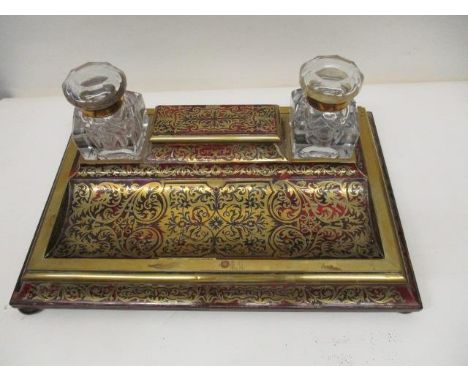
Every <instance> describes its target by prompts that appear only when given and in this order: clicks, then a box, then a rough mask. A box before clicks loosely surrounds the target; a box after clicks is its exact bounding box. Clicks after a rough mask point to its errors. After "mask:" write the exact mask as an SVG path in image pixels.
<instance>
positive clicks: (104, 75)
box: [62, 62, 127, 111]
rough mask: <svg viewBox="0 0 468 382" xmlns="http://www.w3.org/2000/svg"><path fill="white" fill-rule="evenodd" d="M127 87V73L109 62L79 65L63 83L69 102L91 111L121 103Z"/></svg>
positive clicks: (64, 92)
mask: <svg viewBox="0 0 468 382" xmlns="http://www.w3.org/2000/svg"><path fill="white" fill-rule="evenodd" d="M126 87H127V79H126V77H125V73H124V72H123V71H122V70H120V69H119V68H116V67H115V66H113V65H111V64H109V63H108V62H88V63H86V64H83V65H81V66H78V67H77V68H74V69H72V70H71V71H70V73H69V74H68V76H67V78H66V79H65V81H64V82H63V84H62V89H63V94H65V98H66V99H67V100H68V102H70V103H71V104H72V105H74V106H76V107H78V108H80V109H83V110H89V111H95V110H104V109H106V108H109V107H110V106H112V105H115V104H117V103H119V102H120V100H121V99H122V96H123V94H124V93H125V89H126Z"/></svg>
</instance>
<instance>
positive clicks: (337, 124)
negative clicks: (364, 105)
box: [290, 56, 364, 158]
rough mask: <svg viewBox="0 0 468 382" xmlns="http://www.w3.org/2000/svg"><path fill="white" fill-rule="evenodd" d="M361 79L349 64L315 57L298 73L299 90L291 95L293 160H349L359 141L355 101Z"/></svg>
mask: <svg viewBox="0 0 468 382" xmlns="http://www.w3.org/2000/svg"><path fill="white" fill-rule="evenodd" d="M363 79H364V76H363V75H362V73H361V72H360V71H359V68H358V67H357V66H356V64H355V63H354V62H352V61H349V60H347V59H345V58H343V57H340V56H318V57H316V58H314V59H312V60H310V61H307V62H306V63H304V64H303V65H302V67H301V70H300V84H301V89H296V90H294V91H293V92H292V95H291V113H290V123H291V127H292V129H291V130H292V134H293V155H294V157H295V158H323V157H325V158H348V157H350V156H351V155H352V154H353V151H354V147H355V145H356V143H357V140H358V138H359V127H358V123H357V118H356V104H355V102H354V101H353V99H354V97H355V96H356V95H357V94H358V93H359V90H360V89H361V86H362V81H363Z"/></svg>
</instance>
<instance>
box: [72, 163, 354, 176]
mask: <svg viewBox="0 0 468 382" xmlns="http://www.w3.org/2000/svg"><path fill="white" fill-rule="evenodd" d="M295 175H296V176H321V177H335V178H343V177H355V176H360V175H361V173H360V171H359V170H358V169H357V168H356V166H354V165H345V164H342V165H337V164H332V165H331V164H309V163H307V164H291V163H274V164H272V163H271V164H268V165H261V164H223V165H222V164H212V165H210V164H192V165H164V164H154V165H151V166H147V165H140V166H134V165H101V166H81V168H80V169H79V170H78V171H77V173H76V176H77V177H80V178H110V177H112V178H115V177H118V178H120V177H129V178H131V177H139V178H153V177H158V178H161V177H207V178H216V177H219V176H222V177H225V176H226V177H227V176H241V177H243V176H255V177H278V178H283V177H285V176H295Z"/></svg>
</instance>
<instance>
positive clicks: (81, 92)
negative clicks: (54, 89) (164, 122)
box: [62, 62, 148, 160]
mask: <svg viewBox="0 0 468 382" xmlns="http://www.w3.org/2000/svg"><path fill="white" fill-rule="evenodd" d="M62 87H63V93H64V94H65V97H66V98H67V100H68V101H69V102H70V103H71V104H72V105H74V106H75V111H74V114H73V132H72V137H73V138H74V140H75V143H76V145H77V146H78V149H79V150H80V152H81V154H82V155H83V157H84V158H85V159H86V160H95V159H138V158H140V157H141V155H142V151H143V146H144V143H145V138H146V133H147V129H148V116H147V114H146V109H145V104H144V101H143V97H142V96H141V94H139V93H135V92H130V91H126V87H127V80H126V77H125V74H124V72H122V71H121V70H120V69H118V68H116V67H115V66H113V65H111V64H109V63H107V62H88V63H86V64H84V65H81V66H79V67H77V68H75V69H73V70H72V71H71V72H70V73H69V74H68V76H67V78H66V79H65V81H64V82H63V85H62Z"/></svg>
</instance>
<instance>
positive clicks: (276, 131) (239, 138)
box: [151, 105, 281, 143]
mask: <svg viewBox="0 0 468 382" xmlns="http://www.w3.org/2000/svg"><path fill="white" fill-rule="evenodd" d="M280 126H281V122H280V113H279V108H278V106H277V105H179V106H157V107H156V109H155V116H154V119H153V131H152V136H151V142H155V143H156V142H157V143H176V142H177V143H189V142H206V143H208V142H210V143H212V142H219V143H226V142H279V141H280V140H281V137H280Z"/></svg>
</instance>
